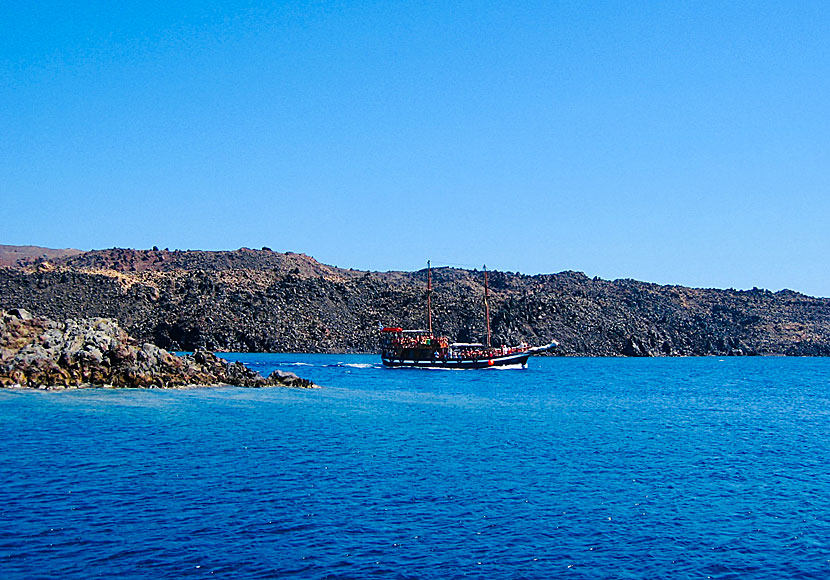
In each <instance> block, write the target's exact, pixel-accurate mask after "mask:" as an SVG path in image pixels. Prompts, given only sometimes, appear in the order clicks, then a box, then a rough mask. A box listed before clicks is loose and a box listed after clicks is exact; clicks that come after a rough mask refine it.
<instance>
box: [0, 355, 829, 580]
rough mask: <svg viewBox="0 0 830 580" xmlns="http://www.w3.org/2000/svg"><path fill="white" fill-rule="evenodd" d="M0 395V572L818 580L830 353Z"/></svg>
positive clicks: (307, 365)
mask: <svg viewBox="0 0 830 580" xmlns="http://www.w3.org/2000/svg"><path fill="white" fill-rule="evenodd" d="M227 356H228V358H232V359H234V358H238V359H240V360H243V361H244V362H246V363H247V364H249V365H250V366H252V367H253V368H256V369H257V370H260V371H263V372H265V373H268V372H270V371H271V370H274V369H275V368H281V369H283V370H293V371H295V372H297V373H298V374H300V375H301V376H304V377H307V378H311V379H313V380H315V381H316V382H318V383H320V384H322V385H324V387H325V388H323V389H317V390H289V389H262V390H247V389H238V388H218V389H194V390H181V391H141V390H118V391H117V390H88V391H64V392H32V391H20V390H5V391H3V390H0V482H2V484H0V577H2V578H58V577H59V578H89V577H107V578H109V577H126V578H179V577H197V578H198V577H224V578H269V577H272V578H366V577H377V578H396V579H398V578H436V579H438V578H442V579H443V578H465V577H473V578H505V579H506V578H540V579H541V578H560V577H561V578H770V579H773V578H776V579H778V578H828V577H830V500H828V498H830V467H829V466H830V437H828V435H830V360H828V359H803V358H746V359H737V358H736V359H731V358H729V359H717V358H700V359H573V358H533V359H531V361H530V367H529V368H528V369H525V370H494V369H490V370H483V371H438V370H436V371H429V370H406V369H396V370H389V369H383V368H380V367H379V365H378V364H376V363H377V358H376V357H372V356H346V355H337V356H325V355H262V354H246V355H238V356H234V355H227Z"/></svg>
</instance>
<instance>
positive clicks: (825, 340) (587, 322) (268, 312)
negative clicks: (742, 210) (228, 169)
mask: <svg viewBox="0 0 830 580" xmlns="http://www.w3.org/2000/svg"><path fill="white" fill-rule="evenodd" d="M19 248H20V247H17V246H0V255H2V256H4V259H5V260H6V262H5V265H6V266H7V267H5V268H0V308H5V309H11V308H26V309H27V310H29V311H31V312H33V313H35V314H37V315H39V316H44V317H48V318H52V319H61V320H63V319H66V318H70V317H79V318H89V317H96V316H103V317H110V318H114V319H116V320H117V321H118V322H119V323H120V324H121V326H122V327H124V328H125V329H127V330H128V331H129V333H130V334H132V335H133V336H135V337H136V338H138V339H141V340H147V341H151V342H154V343H155V344H157V345H158V346H160V347H162V348H167V349H180V350H194V349H196V348H207V349H210V350H229V351H270V352H285V351H303V352H374V351H375V350H376V348H377V341H378V330H377V328H378V323H381V324H395V325H400V326H405V327H419V326H421V325H423V318H424V289H425V282H426V272H425V270H419V271H416V272H365V271H358V270H347V269H343V268H337V267H333V266H328V265H325V264H321V263H319V262H317V261H316V260H314V258H312V257H310V256H307V255H305V254H297V253H291V252H286V253H280V252H274V251H271V250H270V249H268V248H263V249H260V250H253V249H248V248H241V249H239V250H233V251H201V250H187V251H180V250H177V251H169V250H159V249H158V248H153V249H151V250H133V249H123V248H112V249H107V250H94V251H90V252H81V251H79V250H49V249H46V248H35V247H30V248H27V249H26V251H25V252H24V251H22V250H20V249H19ZM10 257H13V258H15V259H14V260H11V258H10ZM8 262H12V263H11V264H9V263H8ZM433 281H434V293H433V317H434V323H435V326H436V328H437V329H439V331H440V332H441V333H443V334H447V335H449V336H450V337H451V338H453V339H456V340H459V341H462V342H468V341H473V340H479V339H480V338H481V337H482V335H483V334H484V331H485V330H484V329H485V325H484V319H483V314H482V307H481V297H482V294H483V287H482V283H483V279H482V276H481V274H480V273H479V272H476V271H471V270H464V269H458V268H436V269H434V270H433ZM490 288H491V291H492V295H491V302H490V307H491V313H492V317H491V318H492V327H493V332H494V338H495V340H496V342H499V341H504V342H506V343H514V342H517V341H520V340H525V341H527V342H530V343H534V344H544V343H546V342H549V341H550V340H554V339H555V340H557V341H559V343H560V347H559V349H558V352H559V353H560V354H566V355H587V356H688V355H718V356H726V355H749V354H785V355H822V356H828V355H830V299H828V298H812V297H809V296H805V295H803V294H799V293H798V292H793V291H790V290H784V291H781V292H776V293H773V292H770V291H767V290H759V289H753V290H748V291H738V290H731V289H730V290H717V289H699V288H686V287H683V286H661V285H658V284H651V283H647V282H638V281H636V280H613V281H609V280H602V279H599V278H589V277H587V276H585V275H584V274H583V273H581V272H560V273H558V274H545V275H535V276H529V275H523V274H515V273H510V272H498V271H493V272H491V274H490Z"/></svg>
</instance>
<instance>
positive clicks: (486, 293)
mask: <svg viewBox="0 0 830 580" xmlns="http://www.w3.org/2000/svg"><path fill="white" fill-rule="evenodd" d="M489 296H490V288H489V286H488V285H487V264H484V317H485V318H486V319H487V346H488V347H489V346H490V303H489V301H488V300H487V299H488V298H489Z"/></svg>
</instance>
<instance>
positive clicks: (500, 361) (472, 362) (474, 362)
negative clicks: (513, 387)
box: [381, 351, 532, 369]
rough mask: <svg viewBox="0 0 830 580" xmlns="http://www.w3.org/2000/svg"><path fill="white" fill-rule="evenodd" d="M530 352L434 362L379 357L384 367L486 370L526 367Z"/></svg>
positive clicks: (436, 360)
mask: <svg viewBox="0 0 830 580" xmlns="http://www.w3.org/2000/svg"><path fill="white" fill-rule="evenodd" d="M531 354H532V353H531V352H527V351H526V352H523V353H517V354H511V355H505V356H497V357H493V358H445V359H435V360H412V359H397V358H387V357H381V361H382V362H383V364H384V366H387V367H389V368H410V369H487V368H498V367H516V366H522V367H524V366H527V359H528V358H530V355H531Z"/></svg>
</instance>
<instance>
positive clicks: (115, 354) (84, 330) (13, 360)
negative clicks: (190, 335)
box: [0, 309, 314, 388]
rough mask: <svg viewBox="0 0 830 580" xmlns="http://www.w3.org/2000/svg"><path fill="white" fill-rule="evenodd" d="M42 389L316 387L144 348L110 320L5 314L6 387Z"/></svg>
mask: <svg viewBox="0 0 830 580" xmlns="http://www.w3.org/2000/svg"><path fill="white" fill-rule="evenodd" d="M13 385H18V386H24V387H38V388H55V387H81V386H113V387H156V388H170V387H181V386H189V385H237V386H243V387H265V386H289V387H313V386H314V385H313V384H312V383H311V382H310V381H308V380H305V379H301V378H299V377H297V376H296V375H293V374H291V373H282V372H275V373H272V374H271V375H270V376H269V377H267V378H264V377H262V376H260V375H259V374H258V373H256V372H254V371H252V370H250V369H248V368H247V367H245V366H244V365H242V364H241V363H238V362H236V363H228V362H226V361H223V360H222V359H220V358H218V357H217V356H216V355H214V354H213V353H210V352H204V351H197V352H195V353H194V354H193V355H189V356H183V357H179V356H176V355H173V354H171V353H169V352H167V351H166V350H164V349H161V348H159V347H157V346H156V345H154V344H152V343H148V342H145V343H144V344H138V343H137V342H136V341H135V340H133V339H132V338H130V337H129V336H128V335H127V334H126V333H125V332H124V331H123V330H121V328H119V326H118V324H116V323H115V322H114V321H112V320H110V319H106V318H93V319H81V320H75V319H69V320H67V321H66V322H64V323H58V322H55V321H52V320H49V319H46V318H35V317H32V316H31V315H30V314H29V313H28V312H27V311H25V310H23V309H13V310H10V311H8V312H0V386H4V387H8V386H13Z"/></svg>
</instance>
